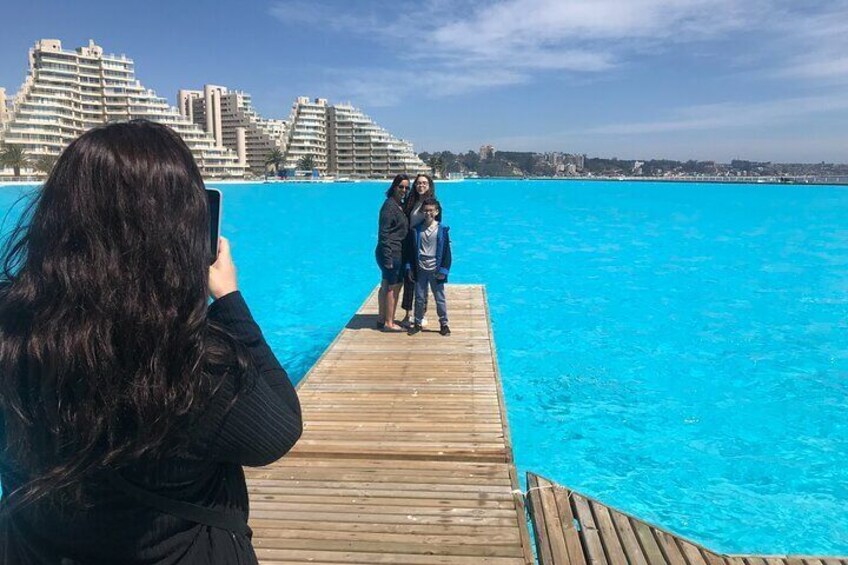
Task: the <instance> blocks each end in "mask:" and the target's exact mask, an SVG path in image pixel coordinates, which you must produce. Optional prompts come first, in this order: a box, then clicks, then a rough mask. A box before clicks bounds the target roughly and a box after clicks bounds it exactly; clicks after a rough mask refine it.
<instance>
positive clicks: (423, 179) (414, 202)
mask: <svg viewBox="0 0 848 565" xmlns="http://www.w3.org/2000/svg"><path fill="white" fill-rule="evenodd" d="M428 198H436V183H434V182H433V177H431V176H430V175H428V174H424V173H419V174H418V175H417V176H416V177H415V180H414V181H413V182H412V192H411V193H410V194H409V196H407V198H406V202H405V203H404V206H403V211H404V213H405V214H406V217H407V218H408V219H409V229H415V228H417V227H418V226H419V225H420V224H421V222H423V221H424V212H423V211H422V210H421V206H422V204H423V203H424V201H425V200H426V199H428ZM436 221H438V222H439V223H441V221H442V214H441V212H439V216H438V217H437V218H436ZM414 297H415V283H413V282H412V281H411V280H409V279H408V278H407V277H404V279H403V300H402V301H401V308H403V309H404V311H405V315H404V317H403V320H402V321H401V325H404V326H409V325H410V323H411V320H410V316H411V314H412V301H413V298H414ZM422 325H424V326H426V325H427V323H426V321H425V322H424V324H422Z"/></svg>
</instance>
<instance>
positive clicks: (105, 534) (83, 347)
mask: <svg viewBox="0 0 848 565" xmlns="http://www.w3.org/2000/svg"><path fill="white" fill-rule="evenodd" d="M212 259H213V258H212V257H211V246H210V242H209V212H208V210H207V201H206V195H205V192H204V186H203V180H202V178H201V176H200V172H199V171H198V169H197V166H196V164H195V162H194V159H193V157H192V155H191V152H190V151H189V149H188V148H187V147H186V145H185V143H183V141H182V140H181V139H180V137H179V136H178V135H177V134H176V133H174V132H173V131H172V130H170V129H169V128H167V127H165V126H162V125H158V124H154V123H151V122H146V121H134V122H128V123H116V124H110V125H107V126H103V127H99V128H95V129H93V130H90V131H88V132H86V133H85V134H83V135H82V136H81V137H79V138H78V139H77V140H75V141H74V142H72V143H71V144H70V145H69V146H68V148H67V149H66V150H65V151H64V153H63V154H62V156H61V157H60V158H59V160H58V162H57V163H56V165H55V167H54V169H53V172H52V173H51V174H50V177H49V178H48V179H47V182H45V184H44V186H43V187H42V188H41V190H40V192H39V194H38V196H37V198H36V200H35V203H34V207H33V209H32V213H31V216H30V217H28V218H26V222H25V223H23V224H22V225H21V227H20V228H19V229H18V232H17V236H16V238H15V239H14V240H13V243H12V245H11V247H10V248H9V249H8V250H7V253H6V257H5V267H6V269H5V274H4V281H3V284H2V287H0V480H2V490H3V497H2V500H0V562H2V563H4V564H7V565H11V564H18V563H27V564H29V563H37V564H45V565H46V564H50V565H53V564H56V565H59V564H62V565H82V564H112V563H114V564H122V565H131V564H140V563H144V564H176V563H180V564H183V563H204V564H208V563H212V564H218V563H220V564H225V563H227V564H229V563H256V562H257V559H256V555H255V554H254V551H253V547H252V545H251V541H250V537H251V532H250V530H249V528H248V527H247V517H248V496H247V488H246V485H245V480H244V473H243V470H242V465H251V466H252V465H266V464H268V463H271V462H272V461H274V460H276V459H278V458H279V457H282V455H283V454H285V453H286V452H287V451H288V450H289V449H291V447H292V446H293V445H294V443H295V442H296V441H297V439H298V438H299V436H300V433H301V414H300V405H299V403H298V399H297V394H296V393H295V390H294V388H293V387H292V384H291V382H289V379H288V377H287V375H286V373H285V371H284V370H283V369H282V367H280V364H279V363H278V362H277V359H276V358H275V357H274V354H273V352H272V351H271V349H270V348H269V347H268V345H267V343H266V342H265V340H264V338H263V337H262V332H261V331H260V330H259V327H258V326H257V325H256V323H255V322H254V321H253V318H252V317H251V315H250V311H249V310H248V308H247V305H246V304H245V302H244V299H243V298H242V296H241V294H240V293H239V290H238V284H237V281H236V272H235V266H234V265H233V261H232V257H231V255H230V248H229V244H228V242H227V241H226V240H225V239H223V238H222V239H221V241H220V244H219V254H218V256H217V258H216V260H215V262H214V264H213V265H212V267H211V268H210V266H209V265H210V263H211V262H212V261H211V260H212ZM210 295H211V297H212V298H213V299H214V302H212V304H211V306H209V305H208V300H209V297H210Z"/></svg>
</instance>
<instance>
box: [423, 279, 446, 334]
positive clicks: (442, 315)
mask: <svg viewBox="0 0 848 565" xmlns="http://www.w3.org/2000/svg"><path fill="white" fill-rule="evenodd" d="M427 287H430V288H431V289H432V290H433V296H434V297H435V298H436V313H438V314H439V324H440V325H442V326H444V325H445V324H447V323H448V305H447V302H446V301H445V282H444V281H437V280H436V271H425V270H424V269H421V268H419V269H418V277H417V278H416V279H415V323H416V324H420V323H421V320H422V319H423V318H424V311H425V310H426V309H427Z"/></svg>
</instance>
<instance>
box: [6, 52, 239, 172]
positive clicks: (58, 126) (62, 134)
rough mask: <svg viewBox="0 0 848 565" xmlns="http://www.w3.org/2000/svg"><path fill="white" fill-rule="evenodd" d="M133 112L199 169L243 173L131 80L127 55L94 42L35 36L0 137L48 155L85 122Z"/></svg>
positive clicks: (232, 156)
mask: <svg viewBox="0 0 848 565" xmlns="http://www.w3.org/2000/svg"><path fill="white" fill-rule="evenodd" d="M4 107H5V105H4ZM137 118H145V119H148V120H151V121H154V122H159V123H162V124H165V125H167V126H169V127H171V128H173V129H174V130H175V131H176V132H177V133H178V134H179V135H180V136H181V137H182V138H183V140H184V141H185V142H186V145H188V147H189V148H190V149H191V151H192V153H193V154H194V157H195V159H196V160H197V164H198V166H199V167H200V170H201V172H202V173H203V174H204V175H205V176H208V177H242V176H244V173H245V164H244V163H240V162H239V160H238V157H237V155H236V153H235V152H233V151H231V150H229V149H227V148H226V147H223V146H220V145H218V144H217V143H216V141H215V138H214V137H213V136H211V135H209V134H207V133H206V132H205V131H203V129H201V128H200V127H198V126H197V125H196V124H194V123H193V122H192V121H191V120H189V119H188V118H186V117H184V116H182V115H181V114H180V112H179V111H178V110H177V109H176V108H173V107H172V106H170V105H169V104H168V102H167V101H166V100H165V99H164V98H160V97H159V96H157V95H156V93H155V92H153V91H152V90H149V89H146V88H144V86H142V84H141V83H140V82H139V81H138V80H136V78H135V69H134V63H133V61H132V59H128V58H127V57H126V56H124V55H121V56H116V55H108V54H104V53H103V49H102V48H101V47H100V46H98V45H96V44H95V43H94V42H93V41H90V42H89V44H88V46H87V47H80V48H78V49H77V50H76V51H68V50H64V49H62V43H61V42H60V41H59V40H56V39H42V40H40V41H38V42H36V44H35V47H34V48H32V49H30V52H29V75H28V76H27V77H26V80H25V81H24V84H23V85H22V86H21V89H20V90H19V91H18V93H17V94H16V95H15V97H14V99H13V100H12V103H11V106H10V107H9V108H8V111H7V114H6V117H5V120H3V122H2V127H0V143H3V144H9V145H20V146H23V148H24V151H25V152H26V154H27V156H28V157H29V158H31V159H37V158H38V157H39V156H41V155H53V156H55V155H59V153H60V152H61V151H62V150H63V149H64V148H65V147H66V146H67V145H68V144H69V143H70V142H71V141H72V140H73V139H75V138H76V137H78V136H79V135H80V134H82V133H84V132H85V131H86V130H88V129H90V128H92V127H95V126H98V125H101V124H105V123H108V122H111V121H120V120H130V119H137Z"/></svg>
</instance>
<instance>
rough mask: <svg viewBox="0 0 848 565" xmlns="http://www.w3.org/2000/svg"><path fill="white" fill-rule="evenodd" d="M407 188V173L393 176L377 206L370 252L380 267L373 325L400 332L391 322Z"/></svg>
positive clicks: (404, 229)
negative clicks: (378, 209) (372, 251)
mask: <svg viewBox="0 0 848 565" xmlns="http://www.w3.org/2000/svg"><path fill="white" fill-rule="evenodd" d="M408 190H409V177H408V176H407V175H405V174H399V175H397V176H395V178H394V180H393V181H392V185H391V186H390V187H389V189H388V190H387V191H386V200H385V201H384V202H383V206H382V207H381V208H380V220H379V225H378V228H377V248H376V249H375V250H374V256H375V258H376V260H377V266H379V267H380V274H381V277H380V291H379V294H378V296H377V298H378V303H379V314H378V318H377V327H378V328H380V329H382V330H383V331H387V332H401V331H403V328H401V327H400V326H399V325H397V324H395V312H396V311H397V305H398V298H399V296H400V288H401V286H403V278H404V274H403V258H402V256H401V255H402V251H403V242H404V240H405V239H406V236H407V234H408V233H409V220H408V219H407V217H406V214H405V213H404V211H403V201H404V198H405V197H406V193H407V191H408Z"/></svg>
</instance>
